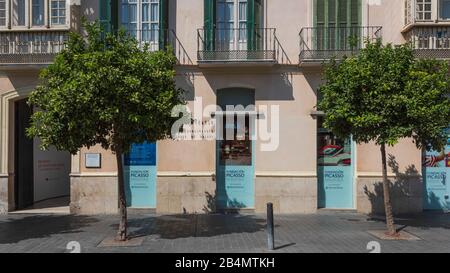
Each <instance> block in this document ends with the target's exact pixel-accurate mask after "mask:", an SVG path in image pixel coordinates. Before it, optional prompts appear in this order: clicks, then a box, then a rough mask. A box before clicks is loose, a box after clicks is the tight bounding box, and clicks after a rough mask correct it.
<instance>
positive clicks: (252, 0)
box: [247, 0, 271, 50]
mask: <svg viewBox="0 0 450 273" xmlns="http://www.w3.org/2000/svg"><path fill="white" fill-rule="evenodd" d="M262 17H263V11H262V1H261V0H248V1H247V36H248V37H247V48H248V50H259V49H261V47H262V42H263V39H264V36H266V35H271V34H270V33H268V32H267V31H265V30H264V29H262V28H261V20H262ZM267 38H268V37H267Z"/></svg>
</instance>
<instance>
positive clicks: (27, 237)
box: [0, 211, 450, 253]
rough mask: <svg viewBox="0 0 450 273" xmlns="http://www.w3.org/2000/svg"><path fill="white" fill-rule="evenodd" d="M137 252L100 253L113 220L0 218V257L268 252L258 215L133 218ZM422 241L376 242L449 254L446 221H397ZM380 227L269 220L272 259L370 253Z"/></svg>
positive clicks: (337, 218) (325, 218) (297, 218)
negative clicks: (72, 249)
mask: <svg viewBox="0 0 450 273" xmlns="http://www.w3.org/2000/svg"><path fill="white" fill-rule="evenodd" d="M129 218H130V219H129V223H130V233H131V235H132V236H136V237H142V236H143V237H144V242H143V244H142V245H141V246H139V247H114V248H99V247H97V246H98V244H99V243H100V242H101V241H102V240H103V239H105V238H106V237H110V236H113V235H114V234H115V229H116V228H117V221H118V217H115V216H70V215H8V216H0V252H66V251H67V250H66V246H67V243H68V242H70V241H78V242H79V243H80V244H81V251H82V252H177V253H180V252H188V253H191V252H192V253H198V252H214V253H220V252H233V253H241V252H242V253H245V252H268V251H267V250H266V234H265V218H264V216H263V215H174V216H155V215H131V216H130V217H129ZM397 224H398V227H399V228H403V230H404V231H408V232H410V233H412V234H414V235H415V236H417V237H419V238H421V239H422V240H420V241H379V242H380V244H381V251H382V252H450V214H438V213H424V214H422V215H419V216H416V217H415V218H400V219H397ZM383 228H384V222H382V221H381V220H377V219H373V218H370V217H368V216H364V215H361V214H356V213H348V212H329V211H321V212H319V213H318V214H315V215H292V216H275V231H276V235H275V236H276V246H277V247H278V249H277V250H276V252H295V253H299V252H300V253H302V252H314V253H316V252H368V250H366V248H367V244H368V243H369V242H370V241H376V240H377V239H376V238H375V237H373V236H372V235H370V234H369V233H368V232H367V231H369V230H377V229H383Z"/></svg>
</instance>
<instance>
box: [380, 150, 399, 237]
mask: <svg viewBox="0 0 450 273" xmlns="http://www.w3.org/2000/svg"><path fill="white" fill-rule="evenodd" d="M381 160H382V162H383V196H384V210H385V213H386V225H387V230H388V235H390V236H395V235H396V234H397V230H396V229H395V225H394V216H393V214H392V205H391V197H390V193H389V180H388V177H387V163H386V144H381Z"/></svg>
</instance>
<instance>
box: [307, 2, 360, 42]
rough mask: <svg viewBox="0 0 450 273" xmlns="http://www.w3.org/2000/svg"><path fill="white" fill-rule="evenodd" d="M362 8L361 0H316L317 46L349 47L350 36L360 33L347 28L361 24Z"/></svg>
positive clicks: (314, 34) (315, 37)
mask: <svg viewBox="0 0 450 273" xmlns="http://www.w3.org/2000/svg"><path fill="white" fill-rule="evenodd" d="M361 8H362V6H361V0H314V26H315V27H316V29H315V30H314V31H313V33H312V35H313V37H314V38H313V39H314V41H315V45H314V46H315V48H316V49H319V50H321V49H322V50H323V49H344V48H348V41H347V39H348V38H349V36H355V35H358V36H359V35H360V31H359V30H358V29H356V28H355V29H352V30H351V31H349V29H347V28H349V27H357V26H360V25H361Z"/></svg>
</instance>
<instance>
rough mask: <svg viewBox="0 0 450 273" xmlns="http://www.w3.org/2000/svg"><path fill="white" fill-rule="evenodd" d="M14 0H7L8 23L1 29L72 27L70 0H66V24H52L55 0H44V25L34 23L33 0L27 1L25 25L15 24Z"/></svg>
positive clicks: (61, 28)
mask: <svg viewBox="0 0 450 273" xmlns="http://www.w3.org/2000/svg"><path fill="white" fill-rule="evenodd" d="M13 1H14V0H6V24H5V25H1V26H0V30H12V31H13V30H26V29H36V30H39V29H60V30H66V29H68V28H69V27H70V24H69V21H70V2H71V1H70V0H59V1H65V6H64V7H65V21H64V24H52V22H51V11H52V9H51V2H52V1H53V0H44V18H43V20H44V22H43V24H42V25H33V5H32V4H33V0H26V2H25V25H22V26H17V25H14V24H13V18H12V8H13Z"/></svg>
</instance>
